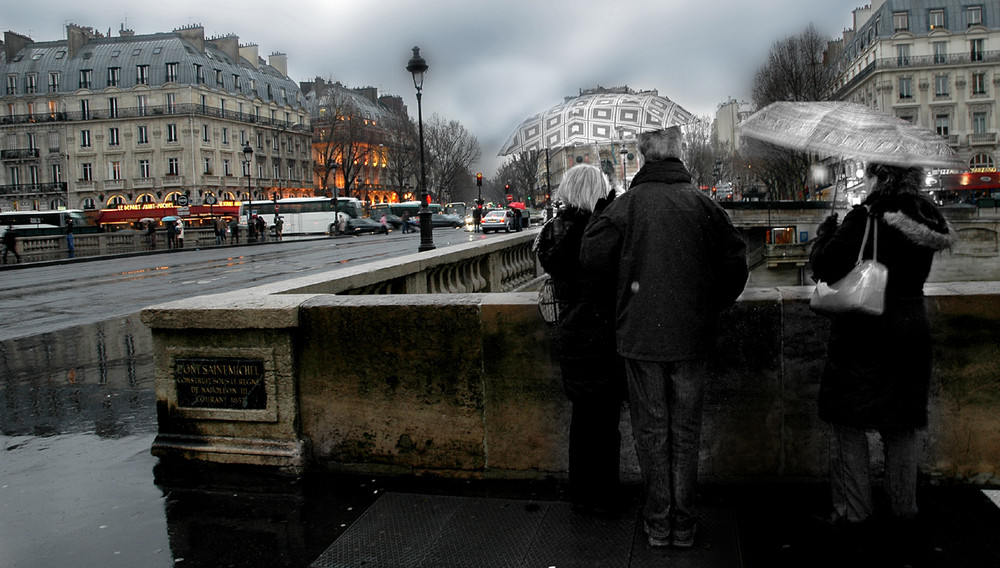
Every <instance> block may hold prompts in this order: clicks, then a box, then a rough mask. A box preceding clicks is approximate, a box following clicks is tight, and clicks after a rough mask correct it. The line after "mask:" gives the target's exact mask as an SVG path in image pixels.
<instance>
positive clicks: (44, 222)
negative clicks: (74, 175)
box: [0, 209, 101, 237]
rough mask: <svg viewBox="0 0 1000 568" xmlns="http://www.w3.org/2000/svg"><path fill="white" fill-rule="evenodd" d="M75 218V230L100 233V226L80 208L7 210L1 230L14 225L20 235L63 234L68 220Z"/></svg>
mask: <svg viewBox="0 0 1000 568" xmlns="http://www.w3.org/2000/svg"><path fill="white" fill-rule="evenodd" d="M67 219H73V232H74V233H76V234H82V233H98V232H100V230H101V229H100V227H98V226H97V225H95V224H94V223H93V222H91V220H90V218H89V217H87V216H86V215H84V214H83V211H81V210H79V209H62V210H58V211H56V210H49V211H7V212H5V213H0V231H2V230H5V229H6V228H7V227H8V226H13V227H14V229H16V230H17V234H18V236H20V237H37V236H42V235H61V234H63V233H65V232H66V220H67Z"/></svg>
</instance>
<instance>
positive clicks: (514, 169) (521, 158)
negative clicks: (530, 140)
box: [505, 150, 539, 201]
mask: <svg viewBox="0 0 1000 568" xmlns="http://www.w3.org/2000/svg"><path fill="white" fill-rule="evenodd" d="M538 158H539V152H538V150H532V151H530V152H521V153H519V154H514V155H513V156H511V160H510V162H508V163H509V164H510V168H509V169H508V170H507V175H508V176H509V177H508V179H509V180H510V186H511V192H512V193H513V194H514V196H515V198H514V201H528V200H530V199H532V198H533V197H534V195H535V189H536V188H537V187H538V171H539V170H538ZM505 198H506V196H505Z"/></svg>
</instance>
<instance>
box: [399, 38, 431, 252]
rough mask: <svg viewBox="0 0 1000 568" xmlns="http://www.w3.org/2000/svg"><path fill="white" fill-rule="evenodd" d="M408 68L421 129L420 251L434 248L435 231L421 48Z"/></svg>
mask: <svg viewBox="0 0 1000 568" xmlns="http://www.w3.org/2000/svg"><path fill="white" fill-rule="evenodd" d="M406 70H407V71H409V72H410V73H411V74H412V75H413V86H414V88H416V89H417V124H418V126H419V131H420V209H419V210H418V211H417V215H418V216H419V217H420V246H418V247H417V251H418V252H423V251H426V250H434V248H435V247H434V233H433V227H431V210H430V208H429V207H428V206H427V168H426V164H425V162H424V115H423V109H421V107H420V100H421V90H423V88H424V73H425V72H426V71H427V62H426V61H424V58H423V57H420V48H419V47H417V46H413V57H411V58H410V61H409V63H407V65H406Z"/></svg>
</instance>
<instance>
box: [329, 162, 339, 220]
mask: <svg viewBox="0 0 1000 568" xmlns="http://www.w3.org/2000/svg"><path fill="white" fill-rule="evenodd" d="M339 234H340V190H339V189H337V164H333V230H332V231H330V236H331V237H332V236H334V235H339Z"/></svg>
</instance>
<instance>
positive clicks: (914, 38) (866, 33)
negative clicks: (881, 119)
mask: <svg viewBox="0 0 1000 568" xmlns="http://www.w3.org/2000/svg"><path fill="white" fill-rule="evenodd" d="M832 65H833V75H834V80H833V84H832V87H831V90H830V98H831V99H832V100H842V101H852V102H857V103H860V104H863V105H865V106H868V107H871V108H877V109H879V110H882V111H884V112H886V113H888V114H892V115H895V116H898V117H900V118H903V119H905V120H907V121H910V122H912V123H914V124H918V125H921V126H924V127H926V128H928V129H930V130H933V131H935V132H937V133H938V134H939V135H941V136H943V137H945V138H946V139H947V140H948V142H949V143H950V144H951V146H952V147H953V148H954V149H955V151H956V152H957V153H958V154H959V156H961V157H962V159H963V160H965V162H966V163H967V164H968V167H969V169H971V170H973V171H996V167H997V160H998V159H1000V155H998V150H1000V147H998V141H997V132H998V130H1000V117H998V110H1000V109H998V108H997V100H998V97H997V91H998V89H1000V3H997V2H982V1H981V0H881V1H879V0H876V2H874V3H873V4H871V5H869V6H865V7H864V8H859V9H857V10H855V11H854V28H853V29H851V30H848V31H847V32H845V33H844V41H843V45H842V49H841V50H840V52H839V54H838V55H837V57H836V58H835V59H834V60H833V62H832Z"/></svg>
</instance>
